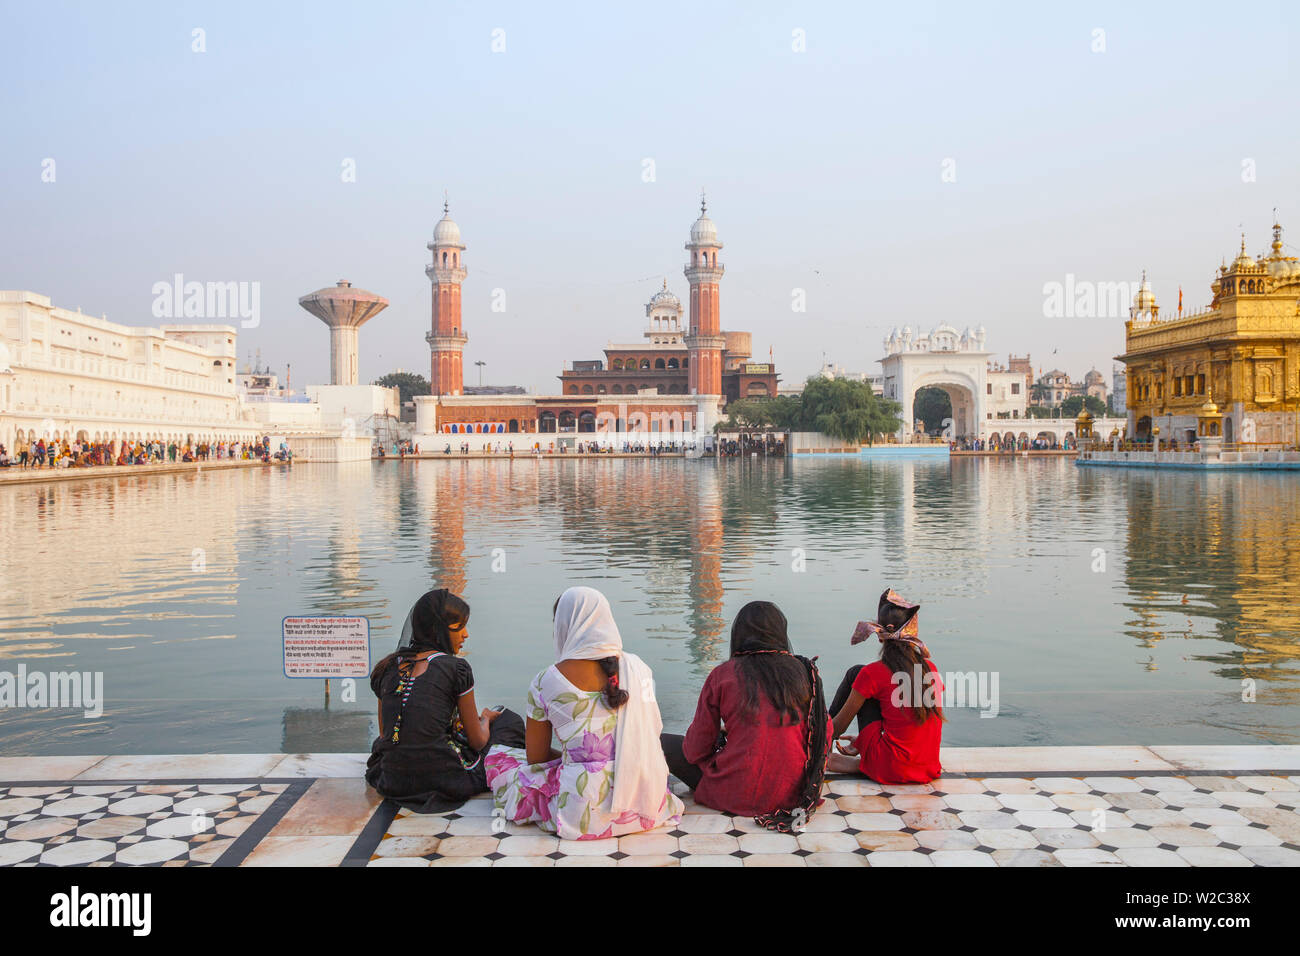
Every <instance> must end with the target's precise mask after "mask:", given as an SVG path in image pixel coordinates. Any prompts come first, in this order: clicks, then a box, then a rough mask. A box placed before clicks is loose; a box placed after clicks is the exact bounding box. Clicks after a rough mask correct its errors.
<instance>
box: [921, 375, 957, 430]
mask: <svg viewBox="0 0 1300 956" xmlns="http://www.w3.org/2000/svg"><path fill="white" fill-rule="evenodd" d="M912 417H913V418H919V419H921V421H923V422H924V423H925V430H926V431H927V432H933V431H938V430H939V429H941V428H942V427H943V421H944V419H945V418H952V398H951V397H950V396H949V395H948V393H947V392H945V391H944V390H943V389H941V388H935V387H933V386H932V387H930V388H922V389H919V390H918V391H917V393H916V397H915V398H913V399H912Z"/></svg>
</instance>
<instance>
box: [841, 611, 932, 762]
mask: <svg viewBox="0 0 1300 956" xmlns="http://www.w3.org/2000/svg"><path fill="white" fill-rule="evenodd" d="M920 609H921V605H919V604H912V603H910V602H908V601H905V600H904V599H903V598H902V597H900V596H899V595H898V594H896V593H895V592H894V591H893V590H887V591H885V593H884V594H882V595H881V596H880V606H879V609H878V610H877V613H876V620H874V621H864V622H862V623H861V624H859V625H858V627H857V630H856V631H855V632H854V634H853V640H852V643H854V644H857V643H859V642H861V641H865V640H867V639H868V638H870V637H871V636H872V635H875V636H876V637H877V638H879V639H880V644H881V647H880V659H879V660H878V661H873V662H872V663H870V664H865V665H864V664H856V665H854V666H853V667H850V668H849V669H848V672H847V673H846V674H845V675H844V680H843V681H842V682H841V683H840V687H839V690H838V691H836V693H835V698H834V700H832V701H831V713H832V714H834V715H835V718H834V719H835V736H836V738H837V747H838V749H839V751H840V752H839V753H838V754H832V755H831V757H830V759H829V761H828V762H827V766H826V769H827V771H828V772H830V773H862V774H865V775H866V776H868V777H870V778H871V779H872V780H875V781H876V782H877V783H929V782H930V781H931V780H934V779H935V778H936V777H938V776H939V775H940V774H941V773H942V772H943V768H942V767H941V766H940V765H939V744H940V741H941V738H942V736H943V723H944V720H945V719H946V718H945V717H944V715H943V707H942V706H941V702H942V700H943V683H942V682H941V681H940V679H939V672H938V668H936V667H935V666H934V663H933V662H932V661H931V660H930V651H929V649H928V648H927V647H926V646H925V643H924V642H923V641H922V640H921V638H920V636H919V631H920V625H919V622H918V621H917V613H918V612H919V611H920ZM855 718H856V720H857V729H858V734H857V736H856V738H854V739H853V740H852V741H851V742H850V743H847V744H845V743H839V742H838V738H839V737H840V735H841V734H843V733H844V732H845V731H846V730H848V728H849V724H851V723H853V721H854V719H855Z"/></svg>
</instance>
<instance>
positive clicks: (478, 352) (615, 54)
mask: <svg viewBox="0 0 1300 956" xmlns="http://www.w3.org/2000/svg"><path fill="white" fill-rule="evenodd" d="M2 9H3V14H2V20H0V35H3V37H4V40H5V42H4V47H5V54H4V59H5V63H4V69H3V81H2V82H3V92H2V93H0V136H3V137H4V143H3V149H2V150H0V182H3V187H2V188H0V221H2V222H3V229H0V288H6V289H15V288H16V289H31V290H35V291H37V292H41V293H43V294H46V295H49V296H50V297H51V298H52V299H53V300H54V302H55V304H56V305H61V306H64V307H67V308H77V307H78V306H80V307H81V308H82V309H84V310H85V311H87V312H93V313H95V314H99V313H101V312H106V313H107V314H108V317H109V318H110V319H113V320H115V321H119V322H124V323H128V324H156V321H157V320H155V319H154V318H153V317H152V316H151V314H150V306H151V303H152V301H153V294H152V291H151V290H152V287H153V285H154V283H156V282H159V281H169V280H170V279H171V276H172V275H173V274H174V273H177V272H179V273H183V274H184V275H185V277H186V278H187V279H190V280H198V281H249V282H252V281H256V282H260V283H261V292H262V320H261V326H260V327H259V328H257V329H255V330H249V331H247V332H244V333H243V334H242V335H241V346H240V353H241V354H240V359H241V363H242V360H243V357H244V355H245V354H246V353H247V352H248V351H249V350H251V349H254V348H261V350H262V353H263V356H264V357H265V358H266V359H267V360H268V361H269V362H270V363H271V364H272V365H273V366H275V367H277V368H279V369H280V370H283V367H284V365H285V363H286V362H291V363H292V364H293V378H294V382H295V384H306V383H308V382H313V381H321V380H322V379H323V377H324V376H325V375H326V374H327V365H328V347H329V341H328V336H327V334H326V330H325V328H324V326H323V325H321V324H320V322H319V321H318V320H317V319H315V318H313V317H312V316H310V315H308V314H307V313H306V312H304V311H303V310H302V309H301V308H299V306H298V304H297V299H298V297H299V296H301V295H303V294H305V293H307V292H310V291H312V290H314V289H317V288H320V287H321V286H325V285H332V284H333V283H334V282H335V281H336V280H337V279H339V278H347V279H350V280H351V281H352V282H353V284H354V285H357V286H360V287H363V288H366V289H370V290H372V291H375V292H378V293H380V294H382V295H384V296H387V297H388V298H389V300H390V301H391V305H390V306H389V308H388V310H387V311H386V312H384V313H382V314H381V315H380V316H379V317H378V318H376V319H374V320H373V321H372V322H371V323H370V324H369V325H368V326H366V327H365V328H364V329H363V330H362V333H361V349H362V358H361V374H362V377H363V379H365V380H370V379H372V378H373V377H375V376H378V375H380V374H383V373H384V372H386V371H389V370H392V369H393V368H396V367H399V366H400V367H404V368H406V369H409V370H416V371H420V372H422V373H424V374H426V375H427V374H428V348H427V346H426V345H425V343H424V334H425V332H426V331H428V327H429V312H430V294H429V285H428V281H427V279H426V278H425V276H424V271H423V270H424V265H425V263H426V261H427V259H428V252H427V250H426V249H425V248H424V244H425V243H426V242H427V241H428V240H429V238H430V236H431V233H432V230H433V226H434V223H435V222H436V221H437V219H438V218H439V217H440V216H441V204H442V194H443V190H444V189H446V190H448V191H449V192H450V196H451V206H452V214H453V216H454V217H455V218H456V219H457V221H458V222H459V223H460V226H461V230H462V234H463V236H464V239H465V242H466V244H467V245H468V250H467V252H466V256H465V261H466V264H467V265H468V268H469V278H468V279H467V281H466V283H465V288H464V294H465V298H464V309H465V326H466V328H467V330H468V332H469V335H470V342H469V345H468V347H467V349H466V353H465V360H466V369H467V371H466V381H467V382H470V383H472V382H474V381H476V370H475V368H474V366H473V365H472V363H473V362H474V361H475V360H483V361H486V362H487V363H488V364H487V368H486V375H485V381H492V382H497V383H506V382H511V383H519V384H523V385H526V386H529V387H532V388H535V389H546V390H549V389H554V388H555V387H556V386H557V382H556V379H555V378H554V376H555V375H556V374H557V373H558V372H559V371H560V368H561V366H562V364H563V362H565V361H566V360H571V359H584V358H598V357H600V349H601V347H602V346H603V345H605V344H606V343H607V342H608V341H610V340H615V341H631V340H635V339H636V338H637V337H638V336H639V334H640V332H641V331H642V329H643V325H644V312H643V310H642V306H643V304H644V302H645V301H646V299H647V298H648V297H649V296H650V294H651V293H652V292H653V291H654V290H656V289H657V288H658V287H659V284H660V281H661V277H663V276H666V277H667V278H668V282H669V286H670V288H672V289H673V290H674V291H675V292H677V293H678V294H679V295H681V296H683V297H684V296H685V293H686V280H685V278H684V277H683V275H682V265H683V262H684V258H685V252H684V250H683V248H682V245H683V243H684V242H685V241H686V238H687V232H688V230H689V228H690V225H691V222H692V221H693V220H694V218H695V216H696V214H697V208H698V204H699V191H700V189H701V187H703V188H705V189H706V190H707V191H708V195H709V211H710V215H711V216H712V217H713V218H714V220H715V222H716V223H717V225H718V229H719V233H720V236H721V238H722V241H723V242H724V243H725V248H724V250H723V253H722V257H721V258H722V260H723V261H724V262H725V263H726V266H727V273H726V277H725V279H724V280H723V292H722V319H723V323H722V324H723V327H724V328H732V329H748V330H751V331H752V332H753V334H754V351H755V353H756V354H757V355H761V356H766V354H767V352H768V348H769V346H770V347H772V348H773V350H774V353H775V357H776V361H777V363H778V365H779V366H780V369H781V371H782V374H783V377H784V378H785V380H786V381H793V380H797V379H802V378H803V377H804V376H806V375H807V374H809V373H811V372H813V371H815V370H816V368H817V367H818V365H819V364H820V362H821V360H822V353H823V352H824V353H826V355H827V356H828V357H829V358H830V359H831V360H833V361H836V362H838V363H839V364H841V365H843V366H845V367H847V368H850V369H857V370H870V371H877V370H878V369H879V366H878V365H877V364H875V360H876V359H877V358H878V357H879V356H880V340H881V338H882V336H883V335H884V334H885V332H886V331H887V330H888V329H889V328H890V327H892V326H894V325H904V324H910V325H912V326H913V327H924V328H928V327H930V326H933V325H935V324H937V323H938V322H940V321H949V322H951V323H952V324H954V325H956V326H957V327H958V328H964V327H966V326H967V325H971V326H978V325H980V324H983V325H985V326H986V327H987V329H988V335H989V346H990V348H992V349H993V350H995V351H996V352H998V353H999V354H1000V357H1001V358H1002V359H1004V360H1005V354H1006V353H1007V352H1008V351H1014V352H1016V353H1018V354H1023V353H1025V352H1030V353H1031V354H1032V356H1033V360H1034V365H1035V366H1036V367H1039V366H1041V367H1042V368H1044V369H1047V368H1050V367H1052V366H1060V367H1063V368H1065V369H1066V370H1067V371H1069V372H1070V373H1071V374H1073V375H1075V376H1076V377H1077V376H1080V375H1082V373H1083V372H1084V371H1086V370H1087V368H1088V367H1089V366H1090V365H1094V364H1095V365H1097V366H1098V367H1099V368H1101V369H1103V370H1104V371H1105V372H1107V374H1108V375H1109V372H1110V368H1111V356H1113V355H1115V354H1117V353H1119V352H1120V351H1122V347H1123V322H1122V320H1121V319H1119V318H1109V319H1100V318H1091V319H1078V318H1063V319H1048V318H1044V315H1043V301H1044V295H1043V285H1044V283H1045V282H1051V281H1064V279H1065V276H1066V274H1067V273H1073V274H1075V275H1076V276H1077V277H1078V278H1079V279H1081V280H1090V281H1099V282H1100V281H1105V282H1114V281H1136V280H1137V278H1138V277H1139V275H1140V272H1141V270H1142V269H1143V268H1146V269H1147V270H1148V272H1149V275H1150V277H1151V280H1152V283H1153V286H1154V288H1155V291H1156V294H1157V296H1158V297H1159V299H1160V302H1161V304H1162V306H1163V307H1167V308H1173V307H1175V306H1176V300H1177V290H1178V287H1179V286H1180V285H1181V286H1182V288H1183V290H1184V295H1185V303H1186V304H1187V305H1188V306H1189V307H1190V306H1193V305H1200V304H1204V303H1206V302H1208V300H1209V298H1210V294H1209V290H1208V284H1209V282H1210V281H1211V279H1212V278H1213V273H1214V269H1215V268H1216V267H1217V266H1218V264H1219V261H1220V259H1221V258H1222V257H1223V256H1225V255H1226V256H1227V257H1228V258H1229V259H1231V257H1232V256H1233V255H1234V254H1235V252H1236V249H1237V245H1238V232H1239V229H1240V228H1243V227H1244V229H1245V230H1246V234H1247V247H1248V249H1249V250H1250V251H1251V252H1253V253H1258V252H1261V251H1263V250H1265V249H1266V247H1267V243H1268V241H1269V238H1270V237H1269V235H1268V229H1269V226H1270V225H1271V217H1272V209H1273V207H1274V206H1277V207H1279V212H1280V215H1281V217H1282V220H1283V224H1284V225H1288V224H1289V226H1290V229H1291V231H1290V232H1289V233H1288V236H1287V239H1288V245H1289V246H1290V249H1289V251H1290V253H1291V254H1295V248H1296V243H1300V189H1298V187H1300V125H1298V124H1297V122H1296V120H1297V112H1298V111H1297V103H1300V85H1298V84H1297V77H1296V68H1295V66H1294V65H1293V59H1294V56H1293V54H1292V49H1293V48H1294V47H1295V46H1296V43H1297V29H1296V27H1297V21H1298V20H1300V14H1297V9H1300V5H1297V4H1295V3H1294V2H1291V3H1284V2H1260V3H1254V4H1251V5H1250V6H1249V7H1246V8H1238V7H1233V6H1232V5H1230V4H1223V3H1215V4H1213V5H1211V4H1192V3H1171V4H1168V5H1156V4H1142V5H1141V6H1140V8H1139V7H1138V6H1137V5H1134V4H1129V3H1115V4H1089V5H1078V6H1076V7H1073V8H1070V9H1067V8H1065V7H1063V6H1061V5H1057V4H1050V5H1049V4H1025V5H1023V6H1020V5H1017V6H1011V5H997V4H994V5H990V4H979V5H975V4H963V5H957V4H952V5H948V4H937V3H935V4H924V3H907V4H883V3H843V4H807V3H798V4H794V3H791V4H739V3H737V4H728V3H699V2H695V3H682V4H675V3H655V4H620V5H614V4H608V3H605V4H591V5H585V4H584V5H578V4H541V3H528V4H524V3H521V4H497V3H482V4H474V5H470V4H444V3H418V4H417V3H405V4H397V3H382V2H377V3H275V2H261V3H225V2H223V3H168V4H147V3H120V4H107V3H87V4H66V3H50V2H39V3H37V2H29V3H16V2H12V0H6V2H4V3H3V7H2ZM195 28H202V29H203V30H204V31H205V41H206V52H203V53H195V52H193V51H192V49H191V47H192V43H193V40H192V31H193V30H194V29H195ZM498 28H499V29H501V30H504V39H505V50H504V52H498V53H494V52H493V50H492V42H493V30H495V29H498ZM1097 28H1100V29H1102V30H1104V31H1105V51H1104V52H1093V46H1094V44H1095V42H1096V41H1095V39H1094V32H1093V31H1094V30H1095V29H1097ZM796 29H799V30H803V31H805V35H806V52H795V51H794V50H793V49H792V38H793V31H795V30H796ZM47 158H53V159H54V160H55V163H56V167H55V169H56V180H55V182H53V183H46V182H42V179H41V173H42V162H43V160H45V159H47ZM349 158H351V159H353V160H355V163H356V181H355V182H343V181H342V176H341V173H342V170H343V163H344V161H345V159H349ZM647 158H651V159H653V160H654V162H655V173H656V179H655V181H654V182H652V183H648V182H644V181H643V179H642V171H643V160H645V159H647ZM946 159H951V160H953V161H955V172H956V181H955V182H944V181H943V179H942V177H941V173H942V172H943V169H944V166H943V164H944V161H945V160H946ZM1244 161H1250V162H1252V163H1253V168H1254V171H1255V174H1254V175H1255V181H1254V182H1244V181H1243V162H1244ZM496 288H501V289H504V290H505V291H506V304H507V311H506V312H504V313H497V312H493V311H491V302H492V298H491V296H492V290H493V289H496ZM795 288H803V289H806V290H807V302H808V307H807V312H806V313H804V314H797V313H794V312H792V310H791V299H792V290H793V289H795ZM1053 350H1057V354H1056V355H1053Z"/></svg>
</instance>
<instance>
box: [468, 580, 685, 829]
mask: <svg viewBox="0 0 1300 956" xmlns="http://www.w3.org/2000/svg"><path fill="white" fill-rule="evenodd" d="M554 638H555V664H553V665H551V666H550V667H548V668H547V669H546V670H544V671H542V672H541V673H540V674H538V675H537V677H536V678H534V680H533V682H532V684H531V685H530V686H529V688H528V707H527V709H526V711H525V716H526V717H527V731H526V737H527V743H526V746H525V747H524V748H522V749H521V748H515V747H493V748H492V749H491V751H490V752H489V753H488V755H487V757H486V758H485V760H484V762H485V765H486V767H487V782H488V786H489V787H490V788H491V790H492V796H493V800H494V801H495V803H496V806H497V807H498V808H500V809H502V810H504V811H505V815H506V819H507V820H510V821H511V822H514V823H536V824H537V825H538V826H539V827H541V828H542V829H543V830H546V831H548V832H551V833H555V834H558V835H559V837H560V838H561V839H565V840H599V839H605V838H610V837H617V836H622V835H624V834H628V833H638V832H640V831H642V830H652V829H654V828H655V827H658V826H662V825H664V824H666V823H676V822H678V821H679V820H680V819H681V816H682V813H683V812H684V811H685V807H684V806H683V804H682V801H681V800H679V799H678V798H677V797H676V796H675V795H674V794H673V792H672V791H671V790H670V789H669V788H668V765H667V763H666V762H665V760H664V756H663V751H662V749H661V747H660V745H659V734H660V731H661V730H662V729H663V720H662V719H661V717H660V715H659V705H658V703H657V702H656V700H655V695H654V675H653V674H652V673H651V671H650V668H649V667H648V666H646V663H645V662H644V661H642V660H641V658H639V657H637V656H636V655H635V654H631V653H628V652H627V651H625V650H624V649H623V639H622V637H621V635H620V634H619V632H618V625H616V624H615V623H614V615H613V613H612V612H611V611H610V608H609V602H608V601H607V600H606V599H605V596H604V595H603V594H601V593H600V592H599V591H597V590H595V589H593V588H586V587H577V588H569V589H568V590H567V591H565V592H564V593H563V594H562V595H560V599H559V600H558V601H557V602H556V604H555V631H554ZM552 737H554V738H555V739H557V740H558V741H559V743H560V750H559V751H558V752H557V751H555V750H553V749H552V748H551V741H552Z"/></svg>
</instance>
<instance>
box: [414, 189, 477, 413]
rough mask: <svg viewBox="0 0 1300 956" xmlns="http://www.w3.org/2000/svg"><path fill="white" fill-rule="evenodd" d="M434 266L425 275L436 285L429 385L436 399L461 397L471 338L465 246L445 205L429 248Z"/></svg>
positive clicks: (434, 290) (430, 343)
mask: <svg viewBox="0 0 1300 956" xmlns="http://www.w3.org/2000/svg"><path fill="white" fill-rule="evenodd" d="M427 248H428V249H430V250H432V252H433V262H432V263H430V264H429V265H428V266H426V267H425V269H424V274H425V275H427V276H428V277H429V281H430V282H431V283H432V284H433V328H432V330H431V331H430V332H429V334H428V335H426V336H425V337H424V340H425V341H426V342H428V343H429V351H430V352H431V353H432V356H431V362H430V367H429V384H430V386H432V393H433V394H434V395H461V394H463V392H464V388H463V384H464V380H465V379H464V363H463V361H462V354H461V353H462V351H463V350H464V348H465V343H466V342H468V341H469V336H467V335H466V334H465V327H464V326H463V325H461V321H460V285H461V283H462V282H464V281H465V261H464V253H465V245H464V243H462V242H461V241H460V227H459V226H457V225H456V223H455V222H454V221H453V220H452V218H451V213H449V212H448V211H447V204H446V203H445V202H444V203H443V204H442V218H441V219H440V220H438V225H437V226H435V227H434V230H433V241H432V242H430V243H428V244H427Z"/></svg>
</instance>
